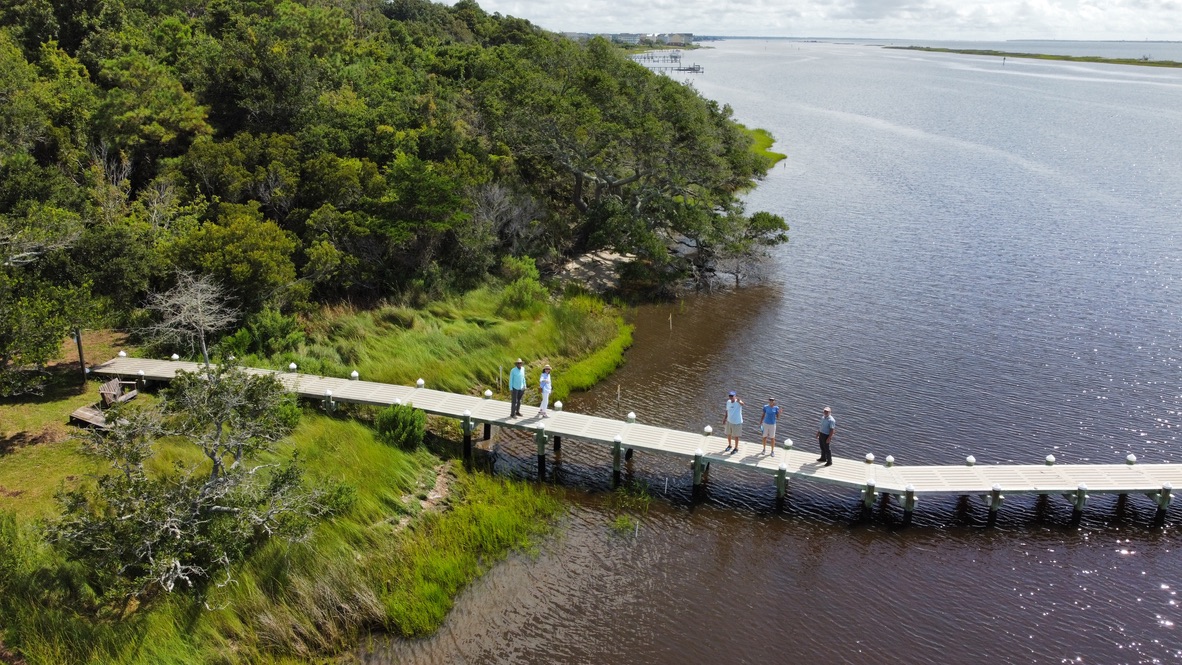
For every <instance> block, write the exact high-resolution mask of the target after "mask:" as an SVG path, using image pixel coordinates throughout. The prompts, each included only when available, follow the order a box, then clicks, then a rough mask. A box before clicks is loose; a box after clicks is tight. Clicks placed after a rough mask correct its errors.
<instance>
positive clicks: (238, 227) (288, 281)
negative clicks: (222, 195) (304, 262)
mask: <svg viewBox="0 0 1182 665" xmlns="http://www.w3.org/2000/svg"><path fill="white" fill-rule="evenodd" d="M259 207H260V206H259V203H258V202H256V201H251V202H250V203H247V204H243V205H237V204H222V205H221V206H219V207H218V216H217V219H216V220H215V221H213V222H206V223H205V224H202V225H201V227H200V228H198V229H196V230H195V231H193V232H192V233H190V234H189V235H187V236H185V237H183V238H181V239H180V240H178V242H177V243H176V244H175V246H174V247H173V249H172V255H173V257H174V261H175V262H176V264H177V265H178V266H180V267H181V268H182V269H186V270H192V271H194V272H197V273H200V274H205V275H211V276H213V277H215V278H216V279H217V280H218V281H219V282H221V283H222V285H224V286H225V287H226V288H227V289H228V290H229V291H230V293H231V294H232V295H233V296H234V297H236V298H238V299H239V301H240V302H241V303H242V305H243V308H244V309H245V310H246V311H247V312H254V311H258V310H261V309H262V308H263V306H264V305H266V304H267V303H279V304H284V303H290V302H294V303H300V302H302V301H303V300H304V298H305V297H306V287H304V286H303V285H302V284H298V283H296V271H295V264H294V263H293V261H292V254H293V252H295V249H296V241H295V239H294V238H293V237H292V236H291V235H289V234H288V233H287V232H285V231H284V230H283V229H281V228H279V225H277V224H276V223H275V222H272V221H269V220H267V219H264V218H263V214H262V212H261V211H260V210H259Z"/></svg>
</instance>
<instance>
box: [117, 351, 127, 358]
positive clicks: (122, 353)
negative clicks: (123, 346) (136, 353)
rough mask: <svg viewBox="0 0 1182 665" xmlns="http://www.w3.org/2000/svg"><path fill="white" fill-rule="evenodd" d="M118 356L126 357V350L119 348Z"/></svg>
mask: <svg viewBox="0 0 1182 665" xmlns="http://www.w3.org/2000/svg"><path fill="white" fill-rule="evenodd" d="M119 357H120V358H126V357H127V352H126V351H123V350H120V351H119Z"/></svg>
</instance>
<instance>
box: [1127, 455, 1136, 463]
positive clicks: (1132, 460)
mask: <svg viewBox="0 0 1182 665" xmlns="http://www.w3.org/2000/svg"><path fill="white" fill-rule="evenodd" d="M1125 461H1126V462H1128V463H1129V464H1136V463H1137V456H1136V455H1134V454H1133V453H1129V454H1128V455H1126V456H1125Z"/></svg>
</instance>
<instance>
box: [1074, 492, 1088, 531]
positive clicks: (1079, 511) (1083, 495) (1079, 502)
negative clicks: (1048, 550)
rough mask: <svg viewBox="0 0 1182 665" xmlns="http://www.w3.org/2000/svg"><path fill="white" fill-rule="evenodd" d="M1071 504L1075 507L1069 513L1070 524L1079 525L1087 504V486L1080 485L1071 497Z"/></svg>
mask: <svg viewBox="0 0 1182 665" xmlns="http://www.w3.org/2000/svg"><path fill="white" fill-rule="evenodd" d="M1071 502H1072V504H1074V506H1075V507H1074V508H1073V509H1072V511H1071V524H1072V525H1073V526H1074V525H1076V524H1079V521H1080V519H1081V518H1083V509H1084V506H1085V505H1087V503H1088V486H1087V485H1085V484H1083V483H1080V484H1079V488H1078V489H1076V490H1075V494H1074V495H1072V499H1071Z"/></svg>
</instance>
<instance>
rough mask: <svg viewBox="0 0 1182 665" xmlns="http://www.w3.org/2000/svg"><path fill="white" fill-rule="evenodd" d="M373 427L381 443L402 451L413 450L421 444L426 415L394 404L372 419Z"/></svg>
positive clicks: (425, 426)
mask: <svg viewBox="0 0 1182 665" xmlns="http://www.w3.org/2000/svg"><path fill="white" fill-rule="evenodd" d="M374 427H375V428H377V430H378V438H379V439H381V440H382V442H383V443H386V444H387V445H391V446H395V447H397V448H401V449H403V450H414V449H416V448H418V447H419V445H420V444H422V443H423V434H424V433H426V431H427V415H426V414H425V413H423V412H422V411H419V410H418V409H416V408H414V407H410V406H406V405H405V404H395V405H393V406H389V407H386V408H385V409H382V410H381V411H379V412H378V415H377V417H376V418H374Z"/></svg>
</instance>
